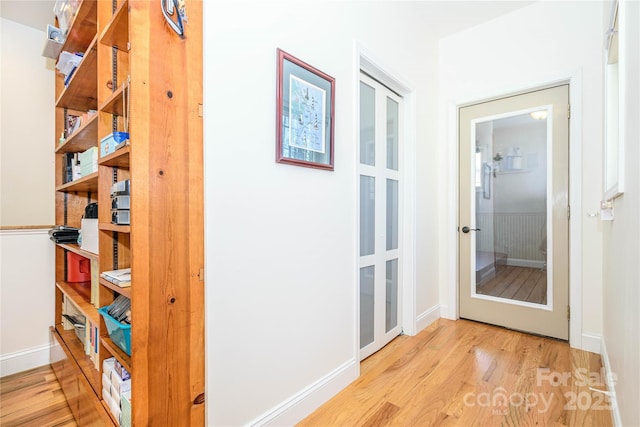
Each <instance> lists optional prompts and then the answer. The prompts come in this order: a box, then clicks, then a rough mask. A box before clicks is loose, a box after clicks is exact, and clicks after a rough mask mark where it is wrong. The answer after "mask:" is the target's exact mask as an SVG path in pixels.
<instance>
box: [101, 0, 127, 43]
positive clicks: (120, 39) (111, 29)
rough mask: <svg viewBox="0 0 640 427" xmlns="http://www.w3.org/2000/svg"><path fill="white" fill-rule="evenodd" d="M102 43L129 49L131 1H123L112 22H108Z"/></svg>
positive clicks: (102, 36)
mask: <svg viewBox="0 0 640 427" xmlns="http://www.w3.org/2000/svg"><path fill="white" fill-rule="evenodd" d="M100 43H102V44H105V45H107V46H113V47H117V48H118V50H120V51H123V52H128V51H129V2H128V1H127V0H125V1H123V2H122V4H121V5H120V6H119V7H118V10H116V11H115V13H114V14H113V18H111V22H109V23H107V25H106V27H105V29H104V31H103V32H102V35H101V36H100Z"/></svg>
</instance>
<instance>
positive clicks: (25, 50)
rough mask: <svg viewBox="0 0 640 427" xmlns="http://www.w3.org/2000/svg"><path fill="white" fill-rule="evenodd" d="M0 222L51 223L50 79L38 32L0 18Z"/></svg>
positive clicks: (2, 223)
mask: <svg viewBox="0 0 640 427" xmlns="http://www.w3.org/2000/svg"><path fill="white" fill-rule="evenodd" d="M0 28H1V33H2V37H1V40H2V41H1V43H2V49H1V50H0V55H2V56H1V64H2V72H1V75H0V76H1V77H0V80H1V87H0V91H1V92H0V93H2V97H1V107H0V146H1V149H0V226H3V227H6V226H31V225H52V224H53V223H54V212H55V211H54V192H53V186H54V165H55V159H54V157H53V150H54V105H53V104H54V79H53V72H52V71H51V70H52V65H51V64H50V62H49V61H48V60H47V59H46V58H44V57H42V56H40V53H41V52H42V47H43V45H44V37H45V36H44V31H38V30H35V29H33V28H30V27H27V26H24V25H21V24H18V23H16V22H14V21H10V20H7V19H4V18H2V19H1V23H0Z"/></svg>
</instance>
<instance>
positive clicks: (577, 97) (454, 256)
mask: <svg viewBox="0 0 640 427" xmlns="http://www.w3.org/2000/svg"><path fill="white" fill-rule="evenodd" d="M559 84H569V104H570V105H571V120H570V121H569V206H570V207H571V212H572V215H571V217H570V219H569V307H570V312H571V316H570V319H569V345H570V346H571V347H573V348H579V349H583V350H587V351H591V352H594V353H597V354H600V341H599V339H597V338H596V337H593V336H592V335H591V334H584V336H583V329H582V256H581V255H582V232H581V230H582V216H581V213H582V197H581V193H582V163H581V161H580V159H582V145H581V141H582V120H583V118H582V69H578V70H576V71H575V72H573V73H571V74H568V75H567V74H564V75H561V76H557V77H554V78H550V79H548V80H544V81H541V82H537V83H535V84H526V85H522V86H519V87H517V88H514V87H506V88H501V89H497V90H494V91H492V92H490V93H486V94H484V95H480V96H476V97H473V98H470V99H463V100H457V101H454V102H451V103H450V104H449V108H448V115H447V117H448V121H447V129H448V130H449V133H448V134H449V135H452V136H453V137H455V144H450V146H451V148H450V150H449V159H448V161H449V183H450V184H449V188H450V190H451V191H450V193H449V194H450V195H449V197H448V200H447V201H448V206H449V209H448V210H449V215H448V217H447V220H446V227H447V230H448V232H447V235H448V237H447V242H448V247H449V259H448V266H447V270H448V272H449V275H448V276H449V278H450V279H449V281H448V283H447V285H446V286H447V289H448V298H447V301H446V303H447V305H448V307H443V310H442V315H443V317H446V318H449V319H454V320H455V319H459V318H460V311H459V302H458V292H459V277H458V268H459V260H458V253H459V250H458V249H459V248H458V232H457V229H458V211H459V206H458V197H459V194H458V188H459V187H458V185H459V168H458V158H459V155H460V153H459V144H458V141H459V132H458V129H459V123H458V110H459V109H460V108H462V107H466V106H469V105H473V104H478V103H481V102H486V101H492V100H496V99H500V98H504V97H507V96H512V95H520V94H523V93H526V92H531V91H534V90H540V89H547V88H549V87H553V86H557V85H559Z"/></svg>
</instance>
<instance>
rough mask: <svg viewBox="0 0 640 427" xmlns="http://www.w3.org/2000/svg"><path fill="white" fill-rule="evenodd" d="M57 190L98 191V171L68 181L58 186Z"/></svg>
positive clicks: (75, 191) (69, 191)
mask: <svg viewBox="0 0 640 427" xmlns="http://www.w3.org/2000/svg"><path fill="white" fill-rule="evenodd" d="M56 191H60V192H66V193H90V192H96V191H98V172H94V173H92V174H89V175H87V176H83V177H82V178H79V179H76V180H73V181H71V182H67V183H66V184H62V185H60V186H58V187H56Z"/></svg>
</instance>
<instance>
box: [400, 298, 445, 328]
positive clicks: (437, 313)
mask: <svg viewBox="0 0 640 427" xmlns="http://www.w3.org/2000/svg"><path fill="white" fill-rule="evenodd" d="M441 317H443V316H442V306H441V305H440V304H436V305H434V306H433V307H431V308H430V309H428V310H427V311H425V312H423V313H421V314H420V315H419V316H418V318H417V319H416V323H417V326H418V330H417V332H420V331H421V330H423V329H424V328H426V327H427V326H429V325H431V324H432V323H433V322H435V321H436V320H438V319H439V318H441ZM407 335H410V334H407Z"/></svg>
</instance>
